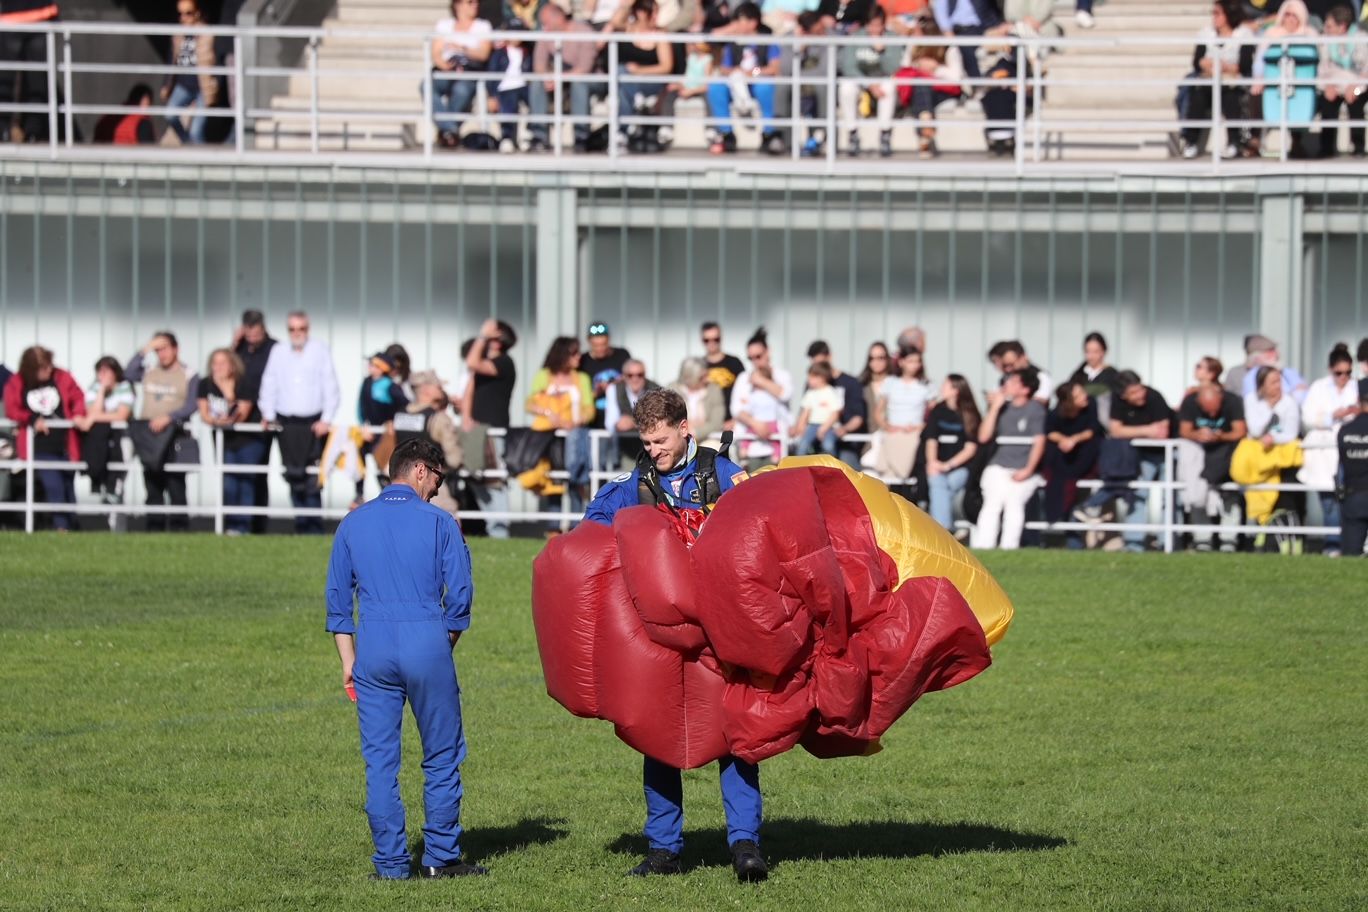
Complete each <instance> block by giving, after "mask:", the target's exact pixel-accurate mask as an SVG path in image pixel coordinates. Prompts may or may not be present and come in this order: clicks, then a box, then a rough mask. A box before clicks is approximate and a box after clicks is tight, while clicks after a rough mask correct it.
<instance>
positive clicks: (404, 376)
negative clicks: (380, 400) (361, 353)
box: [385, 342, 417, 402]
mask: <svg viewBox="0 0 1368 912" xmlns="http://www.w3.org/2000/svg"><path fill="white" fill-rule="evenodd" d="M385 357H386V358H389V359H390V360H391V361H393V362H394V371H393V372H391V374H390V377H391V378H392V379H393V380H394V382H395V383H397V384H399V388H400V389H401V390H403V391H404V396H405V398H407V399H408V401H410V402H412V401H413V400H414V399H415V398H417V396H416V395H415V393H414V391H413V383H412V382H411V381H410V378H411V375H412V374H413V359H412V358H410V357H409V353H408V349H406V348H404V346H402V345H400V344H399V343H398V342H394V343H391V344H390V346H389V347H388V348H386V349H385Z"/></svg>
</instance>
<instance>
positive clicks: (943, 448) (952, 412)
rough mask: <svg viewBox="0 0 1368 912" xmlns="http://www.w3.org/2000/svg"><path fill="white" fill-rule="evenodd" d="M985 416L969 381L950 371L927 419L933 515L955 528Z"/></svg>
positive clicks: (927, 478)
mask: <svg viewBox="0 0 1368 912" xmlns="http://www.w3.org/2000/svg"><path fill="white" fill-rule="evenodd" d="M981 420H982V419H981V418H980V416H979V410H978V405H977V404H976V403H975V402H974V391H973V390H972V389H970V388H969V381H968V380H966V379H964V377H962V376H960V375H959V374H950V375H948V376H947V377H946V378H945V381H944V382H943V383H941V390H940V401H939V402H937V403H936V405H935V407H934V408H932V409H931V414H930V415H928V416H927V418H926V484H927V487H928V488H929V489H930V490H929V494H930V501H931V518H932V519H934V520H935V521H936V522H938V523H940V524H941V526H942V527H944V528H945V529H947V530H949V531H951V532H954V531H955V517H954V504H955V495H956V494H957V493H959V492H960V491H963V490H964V488H965V487H966V486H967V485H968V483H969V463H970V462H972V461H973V459H974V456H975V454H977V453H978V431H979V423H980V421H981Z"/></svg>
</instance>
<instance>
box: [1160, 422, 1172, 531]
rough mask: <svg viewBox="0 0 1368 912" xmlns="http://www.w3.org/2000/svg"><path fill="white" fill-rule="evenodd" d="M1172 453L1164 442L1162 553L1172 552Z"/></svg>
mask: <svg viewBox="0 0 1368 912" xmlns="http://www.w3.org/2000/svg"><path fill="white" fill-rule="evenodd" d="M1173 454H1174V448H1173V447H1172V446H1169V445H1168V443H1165V444H1164V471H1163V475H1162V479H1163V482H1164V487H1163V490H1162V491H1161V493H1162V494H1163V497H1164V501H1163V507H1164V553H1165V554H1172V553H1173V514H1174V510H1173V486H1172V485H1173Z"/></svg>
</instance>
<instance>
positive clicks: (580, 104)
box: [527, 79, 608, 142]
mask: <svg viewBox="0 0 1368 912" xmlns="http://www.w3.org/2000/svg"><path fill="white" fill-rule="evenodd" d="M607 90H608V87H607V86H606V85H604V84H603V83H596V82H572V83H567V84H566V85H565V86H563V87H562V88H561V92H562V93H566V92H568V93H569V94H570V116H571V117H575V118H581V117H582V118H586V119H585V120H583V121H579V120H577V121H576V123H575V126H574V131H575V141H576V142H580V141H582V140H584V139H586V138H588V136H589V121H588V119H587V118H588V117H589V104H590V102H591V101H592V100H593V98H594V96H595V95H603V94H604V93H605V92H607ZM553 97H554V96H553V95H552V93H550V92H548V91H547V90H546V85H545V83H544V82H543V81H542V80H540V79H534V80H532V81H531V82H529V83H528V85H527V106H528V108H530V109H531V111H532V120H533V123H532V125H531V126H530V127H529V128H528V132H530V133H531V134H532V136H533V137H534V138H537V139H540V140H542V141H543V142H546V141H547V137H548V136H550V134H551V120H550V117H551V114H550V112H551V99H552V98H553Z"/></svg>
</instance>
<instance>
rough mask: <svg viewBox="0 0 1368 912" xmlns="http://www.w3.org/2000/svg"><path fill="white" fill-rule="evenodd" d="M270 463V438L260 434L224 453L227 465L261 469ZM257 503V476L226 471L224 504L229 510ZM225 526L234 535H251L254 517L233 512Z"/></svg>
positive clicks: (224, 477)
mask: <svg viewBox="0 0 1368 912" xmlns="http://www.w3.org/2000/svg"><path fill="white" fill-rule="evenodd" d="M265 462H266V439H265V438H264V437H261V436H260V435H258V437H257V438H256V439H252V440H248V441H247V442H246V443H242V444H240V445H238V446H237V447H236V448H235V449H229V448H227V447H225V448H224V450H223V464H224V465H226V466H259V465H262V464H263V463H265ZM255 503H256V476H255V475H238V474H235V473H232V472H228V471H226V470H225V472H224V473H223V505H224V506H225V507H251V506H254V505H255ZM224 527H225V528H226V529H229V530H231V531H234V532H239V533H242V534H243V535H245V534H247V533H248V532H250V531H251V530H252V518H251V517H250V516H246V515H243V514H241V513H229V514H228V515H227V517H226V518H225V521H224Z"/></svg>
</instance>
